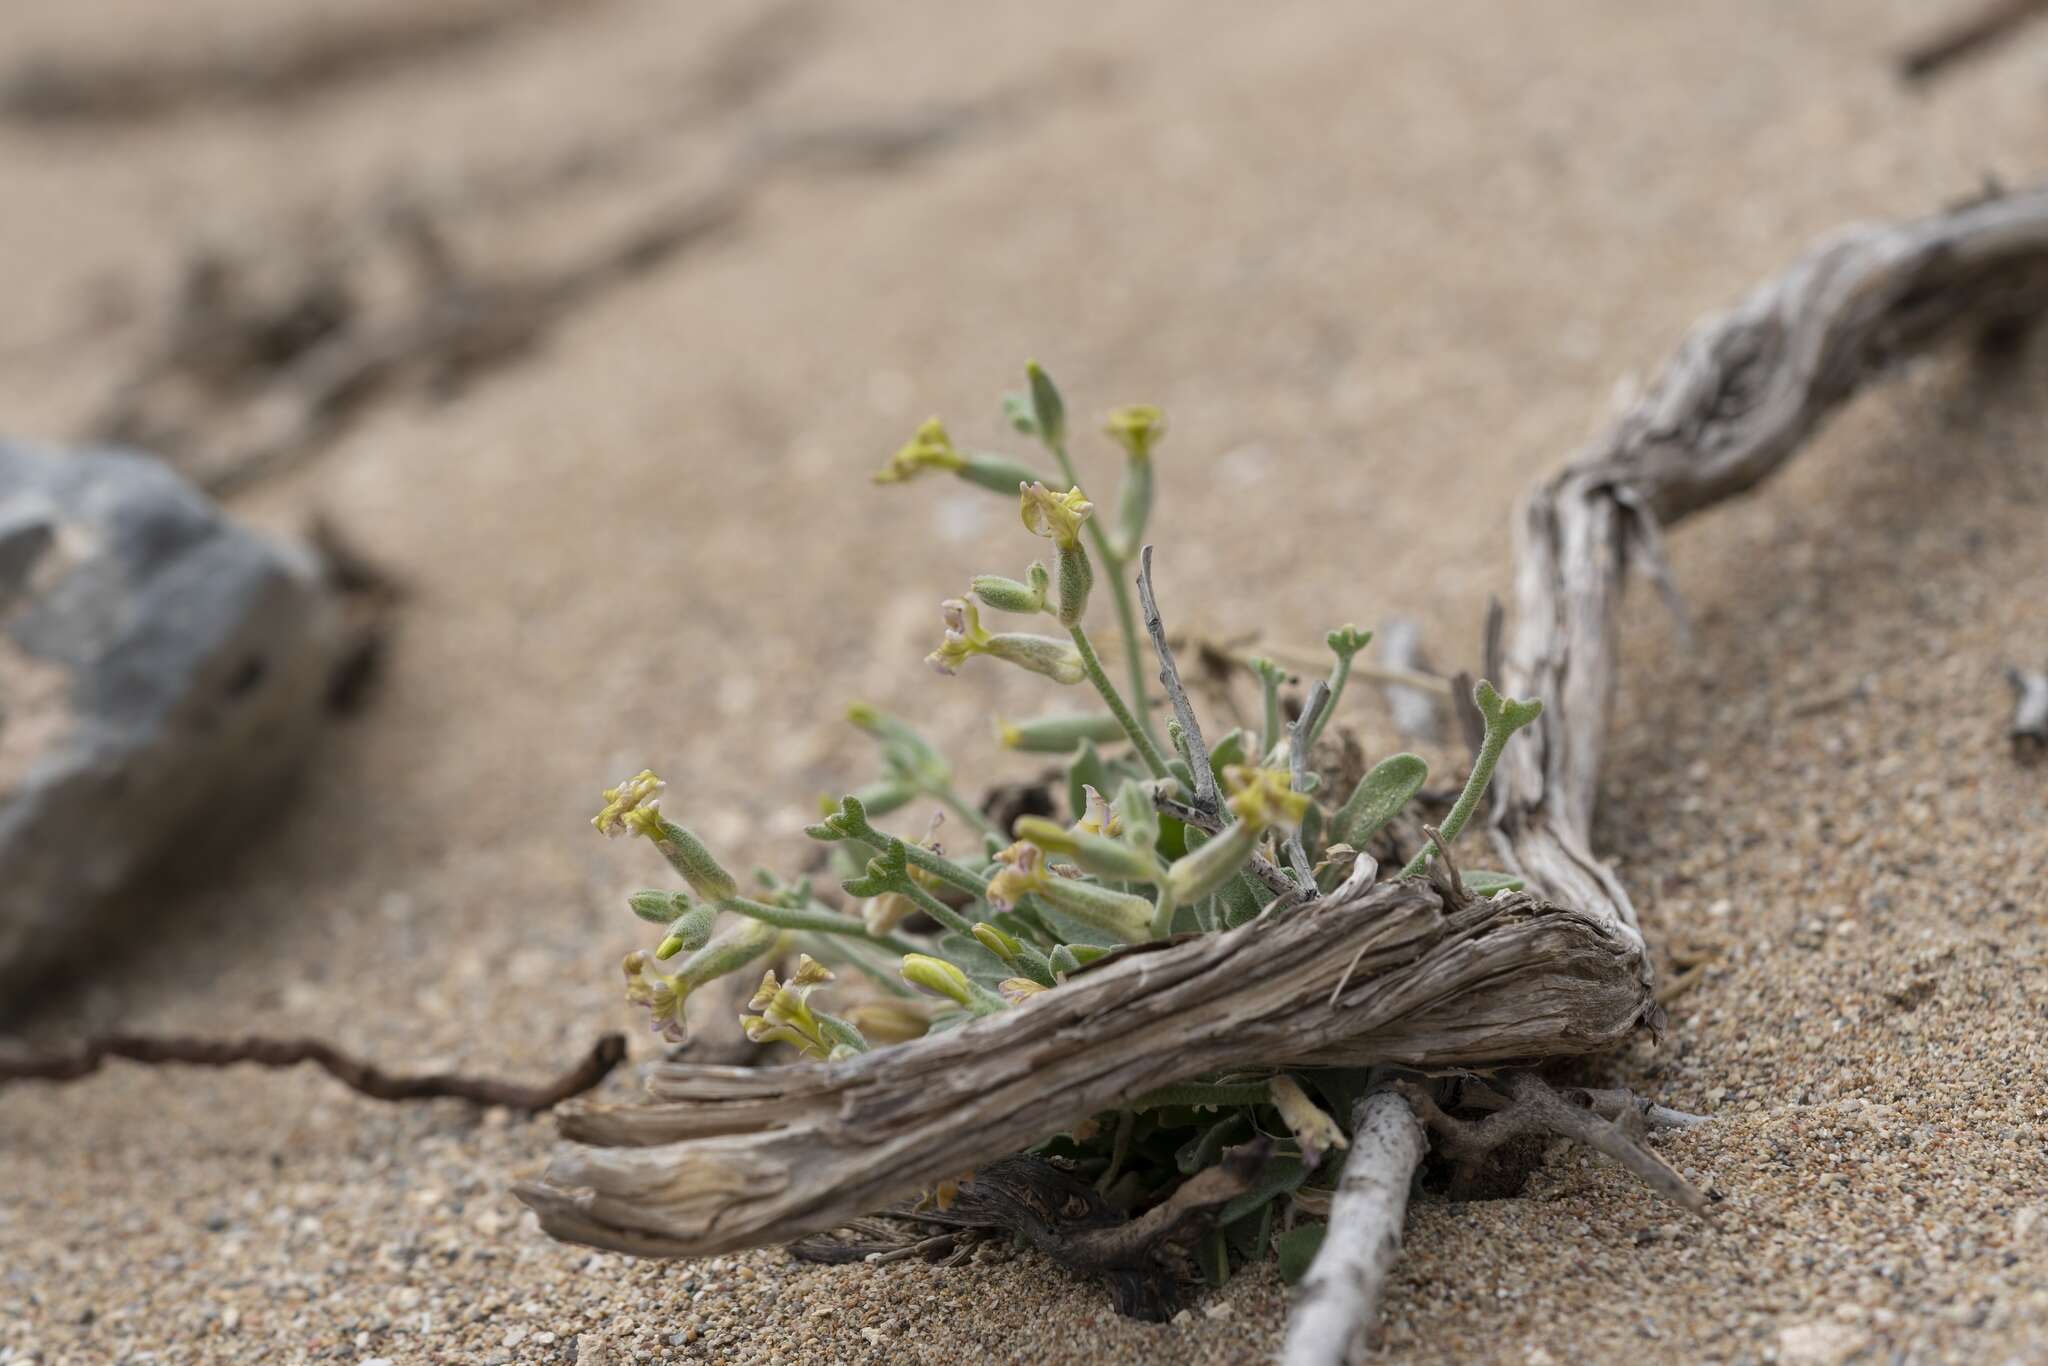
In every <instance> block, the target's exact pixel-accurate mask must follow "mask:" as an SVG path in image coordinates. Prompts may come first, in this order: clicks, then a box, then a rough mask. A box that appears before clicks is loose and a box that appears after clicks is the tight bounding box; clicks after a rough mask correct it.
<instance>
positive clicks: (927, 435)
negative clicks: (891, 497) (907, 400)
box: [872, 417, 967, 484]
mask: <svg viewBox="0 0 2048 1366" xmlns="http://www.w3.org/2000/svg"><path fill="white" fill-rule="evenodd" d="M966 463H967V457H966V456H964V455H962V454H960V452H959V451H957V450H955V449H954V448H953V438H952V437H950V436H948V435H947V434H946V426H945V424H944V423H942V422H940V421H939V420H938V419H937V418H935V417H934V418H930V419H928V420H926V421H925V423H924V424H923V425H922V426H920V427H919V428H918V429H917V435H916V436H913V437H912V438H911V439H910V440H909V441H908V442H906V443H905V444H904V445H903V446H902V448H901V449H899V450H898V451H897V452H896V454H894V455H892V456H890V457H889V463H888V464H886V465H884V466H883V467H882V468H881V469H880V470H878V471H876V472H875V474H874V475H873V476H872V478H873V479H874V482H876V483H877V484H901V483H903V482H904V481H905V480H908V479H914V478H916V477H917V476H918V475H920V474H922V473H924V472H925V471H926V470H948V471H954V470H958V469H960V468H961V467H962V466H964V465H965V464H966Z"/></svg>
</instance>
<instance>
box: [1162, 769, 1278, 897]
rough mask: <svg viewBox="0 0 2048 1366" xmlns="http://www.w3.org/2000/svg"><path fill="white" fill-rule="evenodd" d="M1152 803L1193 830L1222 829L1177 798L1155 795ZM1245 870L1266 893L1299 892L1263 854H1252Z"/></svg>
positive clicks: (1217, 822) (1209, 831)
mask: <svg viewBox="0 0 2048 1366" xmlns="http://www.w3.org/2000/svg"><path fill="white" fill-rule="evenodd" d="M1153 801H1154V802H1155V803H1156V804H1157V805H1158V807H1159V809H1160V810H1161V811H1163V812H1165V813H1166V814H1167V815H1169V816H1171V817H1173V818H1174V819H1175V820H1177V821H1183V822H1185V823H1187V824H1188V825H1192V826H1193V827H1195V829H1197V830H1200V831H1202V832H1203V833H1205V834H1210V835H1213V834H1215V833H1216V832H1217V831H1219V830H1221V829H1222V828H1223V822H1222V820H1221V819H1220V818H1218V817H1216V816H1212V815H1210V814H1209V813H1208V812H1206V811H1198V810H1196V809H1195V808H1194V807H1192V806H1190V805H1188V803H1186V802H1184V801H1181V800H1179V799H1178V798H1174V797H1168V796H1165V795H1162V794H1156V793H1155V794H1154V796H1153ZM1246 870H1247V871H1248V872H1250V873H1251V875H1252V876H1253V877H1255V878H1257V879H1258V880H1259V881H1261V882H1263V883H1265V884H1266V888H1267V890H1268V891H1271V892H1274V893H1277V894H1278V895H1280V896H1290V895H1293V894H1295V893H1297V892H1299V891H1300V890H1301V888H1300V887H1298V886H1296V885H1295V882H1294V879H1293V878H1291V877H1289V876H1288V875H1287V873H1286V872H1285V870H1283V869H1282V868H1281V867H1280V866H1279V865H1278V864H1276V863H1274V862H1273V860H1271V859H1269V858H1267V857H1266V856H1265V855H1264V854H1253V855H1252V859H1251V862H1250V864H1248V865H1247V868H1246Z"/></svg>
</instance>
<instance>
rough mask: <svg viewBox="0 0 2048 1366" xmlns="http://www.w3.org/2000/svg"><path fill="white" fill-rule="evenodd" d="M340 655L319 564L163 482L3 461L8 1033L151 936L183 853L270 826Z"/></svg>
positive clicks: (9, 447)
mask: <svg viewBox="0 0 2048 1366" xmlns="http://www.w3.org/2000/svg"><path fill="white" fill-rule="evenodd" d="M340 640H341V632H340V630H339V628H338V611H337V608H336V606H335V604H334V603H333V602H332V600H331V597H330V594H329V591H328V589H327V588H326V587H325V586H324V585H323V582H322V578H321V575H320V573H319V572H318V568H317V565H316V563H315V561H314V560H313V558H312V556H311V555H309V554H307V553H306V552H304V551H301V550H297V549H294V548H291V547H287V546H283V545H279V544H277V543H274V542H272V541H269V540H267V539H265V538H262V537H260V536H257V535H255V534H254V533H251V532H249V531H246V530H243V529H242V528H240V527H238V526H236V525H234V524H233V523H231V522H229V521H228V520H227V519H226V518H225V517H223V516H222V515H221V513H220V511H219V509H217V508H216V507H215V506H214V505H213V504H212V503H211V502H209V501H208V500H207V499H206V498H204V497H203V496H201V495H200V494H198V493H197V492H195V491H193V490H192V489H191V488H190V487H189V486H188V485H186V484H185V483H184V482H183V481H182V480H180V479H179V478H178V477H177V476H175V475H173V474H172V473H170V472H169V471H168V470H166V469H165V468H163V467H162V466H161V465H160V464H158V463H156V462H155V461H152V460H149V459H146V458H143V457H141V456H138V455H129V454H122V453H118V452H114V451H97V450H95V451H83V452H77V453H72V452H61V451H53V450H47V449H41V448H37V447H33V446H28V445H22V444H16V443H10V442H6V441H0V1018H5V1017H7V1016H9V1015H14V1014H18V1013H19V1012H20V1011H21V1010H22V1009H23V1008H24V1007H26V1006H27V1005H28V1003H29V1001H30V999H31V997H32V996H33V995H34V994H35V990H36V988H37V987H38V986H39V985H40V983H39V980H38V979H39V978H40V977H42V976H43V975H44V974H46V973H48V972H49V971H50V970H51V969H52V968H53V967H55V966H58V965H60V964H62V963H63V962H64V961H65V960H66V959H67V958H70V957H72V956H73V955H77V954H80V953H82V952H85V951H88V950H90V949H92V948H94V947H96V945H97V944H98V943H99V942H102V941H104V940H106V939H109V938H111V936H112V935H113V934H114V933H115V927H116V926H117V925H118V924H119V923H120V922H122V921H123V920H127V921H132V922H141V921H143V920H145V919H146V917H147V916H148V914H149V911H150V904H151V903H150V897H149V889H148V887H147V886H146V885H142V884H140V883H139V882H138V880H137V879H138V876H139V875H142V874H146V873H147V872H148V870H149V869H150V867H151V865H152V864H154V863H156V862H158V861H160V860H161V859H163V858H164V856H165V855H167V854H168V853H169V852H170V851H171V850H172V849H173V848H174V847H176V846H178V845H180V844H181V843H184V842H187V841H190V840H194V839H198V838H202V837H204V836H208V835H211V834H214V833H216V832H218V831H221V830H225V829H227V828H230V827H233V826H236V825H246V824H251V823H254V822H256V821H258V820H259V819H260V816H261V814H262V810H263V803H264V802H265V799H266V798H267V797H268V796H269V795H270V794H271V793H273V792H274V791H275V789H276V787H277V785H278V783H279V782H280V780H281V779H282V778H283V777H285V776H286V774H287V773H288V772H289V770H290V769H291V767H292V766H293V763H294V761H296V760H297V759H299V758H300V757H301V756H302V754H303V753H304V752H305V749H306V746H307V742H308V740H309V739H310V738H311V736H312V734H313V732H314V730H315V726H316V722H317V719H318V717H319V715H320V713H321V711H322V708H323V702H324V699H325V696H326V690H327V685H328V679H329V676H330V671H331V670H332V668H333V665H334V663H335V659H336V651H337V650H338V648H339V642H340Z"/></svg>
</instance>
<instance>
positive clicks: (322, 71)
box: [0, 0, 597, 123]
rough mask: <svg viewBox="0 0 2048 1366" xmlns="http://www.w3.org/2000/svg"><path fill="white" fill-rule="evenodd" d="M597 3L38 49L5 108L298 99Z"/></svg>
mask: <svg viewBox="0 0 2048 1366" xmlns="http://www.w3.org/2000/svg"><path fill="white" fill-rule="evenodd" d="M596 7H597V4H596V0H501V2H500V3H492V4H476V3H471V4H467V5H447V4H440V5H419V6H411V5H408V6H403V7H400V8H398V9H396V10H394V11H392V12H391V13H389V14H380V13H378V12H376V11H370V12H369V13H368V14H367V15H366V16H364V17H352V18H349V19H348V20H346V21H341V22H333V23H326V24H318V25H313V26H310V27H309V28H308V29H307V30H306V31H304V32H301V33H296V34H289V35H286V36H284V37H283V39H282V40H277V39H272V40H270V41H268V42H265V43H263V44H261V45H253V44H246V43H245V44H243V45H242V46H241V47H240V48H238V49H237V48H229V49H224V50H216V49H215V48H213V47H208V48H206V49H203V50H200V51H198V52H195V53H194V54H193V55H192V56H190V57H187V58H184V59H182V60H180V59H177V58H165V57H163V56H160V55H156V54H155V53H153V52H152V53H150V54H149V55H145V56H140V57H134V58H123V59H121V60H119V61H116V62H108V63H104V64H98V65H59V64H57V63H56V62H53V61H51V60H49V59H47V58H45V59H31V60H29V61H28V62H25V63H23V64H21V65H20V66H18V67H17V68H16V69H15V70H13V71H12V72H10V73H8V74H7V75H6V76H5V77H4V78H0V116H5V117H10V118H15V119H22V120H26V121H31V122H37V123H70V122H121V123H130V122H143V121H147V120H152V119H161V118H165V117H167V116H170V115H174V114H178V113H182V112H184V111H186V110H188V109H192V108H205V107H214V106H221V105H243V106H247V105H279V104H290V103H296V102H298V101H301V100H305V99H309V98H312V97H315V96H318V95H322V94H326V93H329V92H330V91H332V90H334V89H335V88H336V87H338V86H342V85H348V84H354V83H358V82H361V81H363V80H366V79H371V78H374V77H376V76H380V75H383V74H385V73H387V72H389V71H391V70H392V69H393V68H396V67H399V66H403V65H411V64H414V63H418V62H425V61H430V60H439V59H444V58H447V57H450V56H454V55H457V54H460V53H464V52H467V51H469V50H470V49H472V48H474V47H476V46H478V45H480V44H482V43H484V42H487V41H490V40H492V39H495V38H498V37H500V36H502V35H504V34H505V33H507V32H508V31H510V30H512V29H515V28H519V27H525V26H530V25H535V24H538V23H544V22H547V21H551V20H554V19H557V18H562V17H567V16H569V15H572V14H577V13H581V12H587V11H589V10H592V9H595V8H596ZM339 13H341V14H349V13H350V11H349V10H347V9H343V10H341V11H339Z"/></svg>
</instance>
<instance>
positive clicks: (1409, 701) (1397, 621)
mask: <svg viewBox="0 0 2048 1366" xmlns="http://www.w3.org/2000/svg"><path fill="white" fill-rule="evenodd" d="M1378 640H1379V647H1380V649H1379V656H1380V657H1379V665H1380V667H1381V668H1382V669H1385V670H1388V671H1390V672H1397V673H1401V674H1414V673H1420V674H1426V673H1428V672H1429V665H1428V661H1426V660H1425V659H1424V658H1423V656H1422V628H1421V627H1419V626H1417V625H1416V624H1415V623H1414V622H1413V621H1411V620H1409V619H1408V618H1406V617H1395V618H1393V619H1392V620H1391V621H1388V622H1386V623H1384V624H1383V625H1382V626H1381V627H1380V629H1379V633H1378ZM1380 693H1381V695H1382V696H1384V697H1385V698H1386V699H1387V710H1388V711H1389V712H1390V713H1391V714H1392V715H1393V718H1394V729H1395V730H1396V731H1397V732H1399V733H1400V734H1401V735H1403V736H1406V737H1408V738H1411V739H1416V740H1422V741H1426V742H1428V743H1430V744H1437V743H1440V742H1441V741H1442V740H1443V738H1444V730H1443V719H1442V718H1443V713H1442V710H1441V706H1442V703H1443V696H1442V694H1441V692H1432V691H1429V690H1428V689H1424V688H1418V687H1416V686H1415V685H1414V684H1412V683H1406V682H1392V681H1389V682H1384V683H1382V684H1381V685H1380Z"/></svg>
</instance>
